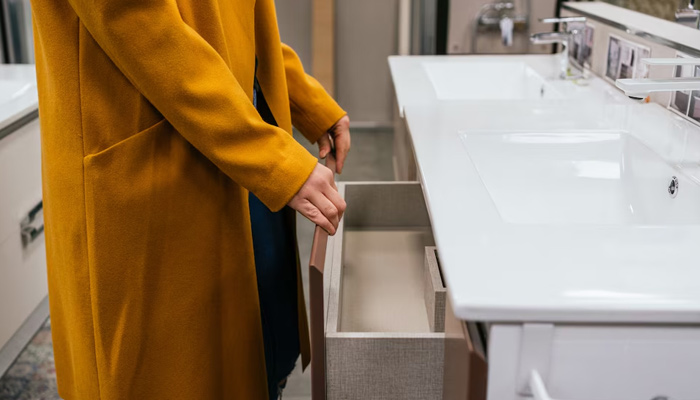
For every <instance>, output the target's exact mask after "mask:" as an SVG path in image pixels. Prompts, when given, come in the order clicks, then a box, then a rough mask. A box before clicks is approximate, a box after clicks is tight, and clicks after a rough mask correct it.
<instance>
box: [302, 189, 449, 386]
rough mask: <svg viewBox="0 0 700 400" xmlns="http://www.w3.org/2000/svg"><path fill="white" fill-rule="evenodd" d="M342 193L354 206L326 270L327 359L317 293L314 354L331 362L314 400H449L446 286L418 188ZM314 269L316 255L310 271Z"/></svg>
mask: <svg viewBox="0 0 700 400" xmlns="http://www.w3.org/2000/svg"><path fill="white" fill-rule="evenodd" d="M338 186H339V191H340V193H341V195H343V196H344V198H345V200H346V202H347V205H348V207H347V211H346V213H345V216H344V218H343V220H342V221H341V224H340V226H339V229H338V232H337V233H336V235H335V236H334V237H332V238H330V239H329V240H328V245H327V247H326V248H325V250H326V254H325V258H324V260H325V262H324V264H325V269H324V268H323V267H322V268H321V270H322V271H323V270H325V274H324V275H325V276H324V278H325V283H326V284H325V293H324V297H325V303H326V307H325V313H326V318H325V329H324V337H325V341H324V343H323V344H324V345H325V357H324V358H323V361H320V360H318V359H317V357H318V356H319V352H321V351H324V349H320V346H319V343H318V337H319V336H320V332H319V330H318V327H317V326H316V327H314V311H315V310H314V307H315V306H314V304H313V303H314V302H316V303H318V298H316V299H314V289H313V288H312V289H311V292H312V293H311V296H312V299H311V301H312V306H311V308H312V311H311V313H312V341H315V342H316V343H314V345H313V349H312V357H313V361H314V362H319V361H320V362H324V361H325V370H324V371H323V372H324V373H325V385H324V386H325V393H321V391H322V390H318V391H315V392H314V400H319V399H322V398H323V397H322V396H324V395H325V397H326V398H328V399H329V400H335V399H344V400H345V399H421V400H430V399H441V398H442V375H443V369H442V366H443V360H444V357H443V354H444V333H442V332H434V331H433V330H434V329H435V328H436V327H437V329H440V322H438V323H437V324H436V323H435V315H436V314H438V315H440V314H443V315H444V301H442V302H441V301H440V298H441V297H442V298H443V299H444V286H442V279H441V277H440V276H439V275H440V274H439V270H438V268H436V266H434V265H433V268H430V264H429V263H427V262H426V254H429V252H428V253H426V247H427V246H434V240H433V235H432V231H431V229H430V220H429V217H428V213H427V210H426V207H425V202H424V199H423V192H422V190H421V187H420V184H418V183H398V182H397V183H389V182H387V183H342V184H339V185H338ZM317 236H318V235H317ZM315 247H318V244H316V246H315ZM315 250H316V251H318V250H319V249H318V248H317V249H315ZM433 254H434V251H433ZM317 263H320V262H319V260H317ZM313 264H314V256H312V271H313V269H314V268H313ZM312 278H313V276H312ZM312 280H313V279H312ZM428 280H429V281H428ZM311 284H312V286H313V285H314V282H311ZM432 291H435V292H438V293H437V294H436V293H427V292H432ZM440 292H442V294H440ZM436 299H437V300H436ZM440 304H442V307H443V308H442V309H439V308H438V309H437V310H436V309H435V307H440ZM428 307H430V308H431V310H430V312H429V311H428ZM316 311H317V309H316ZM317 318H318V317H316V319H317ZM431 321H432V322H431ZM314 328H316V329H314ZM313 353H315V356H314V354H313ZM316 365H319V364H316ZM312 373H316V376H315V377H312V379H314V381H315V382H314V386H315V387H316V388H318V385H321V384H320V383H319V380H320V379H321V378H319V377H318V375H320V374H321V373H320V371H318V368H316V367H314V366H313V364H312Z"/></svg>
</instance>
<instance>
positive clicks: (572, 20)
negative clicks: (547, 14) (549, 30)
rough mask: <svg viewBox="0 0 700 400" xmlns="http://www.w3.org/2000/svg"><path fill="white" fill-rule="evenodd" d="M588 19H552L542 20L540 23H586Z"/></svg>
mask: <svg viewBox="0 0 700 400" xmlns="http://www.w3.org/2000/svg"><path fill="white" fill-rule="evenodd" d="M586 21H587V19H586V17H552V18H540V22H541V23H543V24H557V23H560V22H561V23H565V24H568V23H571V22H586Z"/></svg>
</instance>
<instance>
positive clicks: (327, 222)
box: [288, 164, 345, 235]
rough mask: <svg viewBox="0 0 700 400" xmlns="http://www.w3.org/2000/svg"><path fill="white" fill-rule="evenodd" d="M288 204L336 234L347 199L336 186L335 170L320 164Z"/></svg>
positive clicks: (327, 230) (332, 233)
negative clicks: (344, 198) (343, 197)
mask: <svg viewBox="0 0 700 400" xmlns="http://www.w3.org/2000/svg"><path fill="white" fill-rule="evenodd" d="M288 205H289V206H290V207H291V208H293V209H295V210H297V211H299V212H300V213H301V214H302V215H303V216H305V217H306V218H308V219H309V220H311V222H313V223H315V224H316V225H318V226H320V227H321V228H323V229H324V230H325V231H326V232H328V233H329V234H331V235H335V232H336V230H337V229H338V224H339V223H340V218H341V217H342V215H343V212H344V211H345V200H343V199H342V197H340V194H339V193H338V190H337V189H336V188H335V182H334V180H333V172H331V170H329V169H328V168H326V167H324V166H322V165H320V164H318V165H316V168H314V170H313V172H312V173H311V175H310V176H309V178H308V179H307V180H306V182H305V183H304V185H303V186H302V187H301V189H300V190H299V192H298V193H297V194H295V195H294V197H293V198H292V200H291V201H290V202H289V203H288Z"/></svg>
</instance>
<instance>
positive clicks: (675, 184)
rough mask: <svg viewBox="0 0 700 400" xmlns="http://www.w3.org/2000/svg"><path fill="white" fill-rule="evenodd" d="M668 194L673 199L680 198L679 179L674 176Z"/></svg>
mask: <svg viewBox="0 0 700 400" xmlns="http://www.w3.org/2000/svg"><path fill="white" fill-rule="evenodd" d="M668 194H669V195H670V196H671V198H672V199H675V198H676V196H678V177H675V176H674V177H672V178H671V183H669V184H668Z"/></svg>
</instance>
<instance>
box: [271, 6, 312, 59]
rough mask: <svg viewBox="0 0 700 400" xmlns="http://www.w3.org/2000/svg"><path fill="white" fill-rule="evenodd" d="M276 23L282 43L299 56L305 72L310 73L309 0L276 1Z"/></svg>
mask: <svg viewBox="0 0 700 400" xmlns="http://www.w3.org/2000/svg"><path fill="white" fill-rule="evenodd" d="M275 6H276V7H277V23H278V25H279V28H280V37H281V38H282V41H283V42H284V43H286V44H288V45H290V46H291V47H292V48H293V49H294V50H295V51H296V52H297V54H299V58H300V59H301V62H302V63H303V64H304V68H305V69H306V70H307V72H310V71H311V10H312V8H311V6H312V1H311V0H276V1H275Z"/></svg>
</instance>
